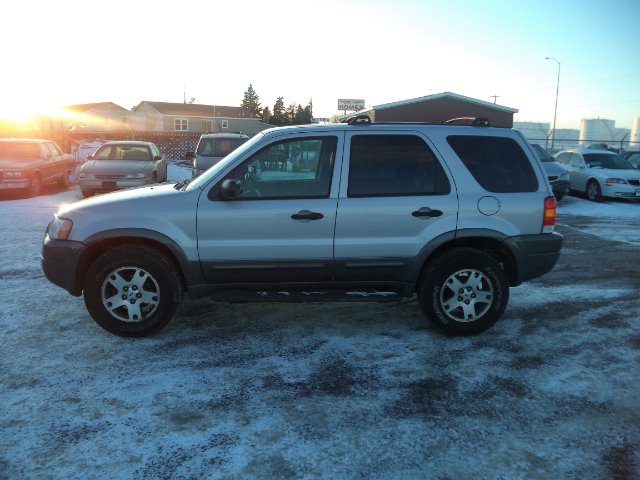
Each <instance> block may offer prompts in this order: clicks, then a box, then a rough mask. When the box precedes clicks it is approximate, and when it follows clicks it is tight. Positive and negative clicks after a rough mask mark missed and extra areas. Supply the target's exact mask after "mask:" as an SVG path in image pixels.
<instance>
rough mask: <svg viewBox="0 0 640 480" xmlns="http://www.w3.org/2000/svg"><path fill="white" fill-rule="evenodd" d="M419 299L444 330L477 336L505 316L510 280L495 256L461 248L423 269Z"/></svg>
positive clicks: (426, 313) (452, 333) (445, 254)
mask: <svg viewBox="0 0 640 480" xmlns="http://www.w3.org/2000/svg"><path fill="white" fill-rule="evenodd" d="M418 301H419V302H420V306H421V307H422V310H423V312H424V313H425V315H426V316H427V318H428V319H429V321H430V322H431V323H433V324H434V325H435V326H437V327H438V328H439V329H440V330H442V331H444V332H445V333H448V334H450V335H474V334H477V333H480V332H483V331H485V330H487V329H488V328H489V327H491V326H492V325H493V324H494V323H496V321H498V319H499V318H500V317H501V316H502V313H503V312H504V310H505V308H506V307H507V303H508V302H509V281H508V279H507V276H506V274H505V273H504V271H503V270H502V267H501V266H500V264H499V263H498V262H497V261H496V260H495V259H494V258H492V257H490V256H489V255H487V254H485V253H483V252H481V251H479V250H475V249H471V248H457V249H454V250H451V251H449V252H446V253H444V254H442V255H441V256H439V257H438V258H436V259H435V260H434V261H433V262H432V263H431V264H430V265H429V266H428V267H427V268H426V270H425V271H424V272H423V275H422V279H421V281H420V284H419V285H418Z"/></svg>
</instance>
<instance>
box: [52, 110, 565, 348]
mask: <svg viewBox="0 0 640 480" xmlns="http://www.w3.org/2000/svg"><path fill="white" fill-rule="evenodd" d="M475 125H483V126H459V125H429V124H377V123H371V122H369V121H368V119H366V118H364V119H362V118H359V117H358V118H357V121H355V122H352V123H350V124H332V125H310V126H298V127H284V128H276V129H271V130H267V131H264V132H261V133H258V134H257V135H256V136H255V137H253V138H252V139H251V140H250V141H248V142H247V143H245V144H244V145H242V146H240V147H239V148H238V149H237V150H235V151H234V152H232V153H231V154H229V155H228V156H227V157H226V158H225V159H224V160H222V161H220V162H219V163H217V164H216V165H215V166H213V167H212V168H211V169H209V170H208V171H207V172H205V173H204V174H202V175H200V176H199V177H197V178H194V179H190V180H189V181H184V182H181V183H178V184H175V185H156V186H153V187H147V188H140V189H133V190H128V191H124V192H117V193H112V194H108V195H104V196H100V197H96V198H91V199H87V200H83V201H80V202H78V203H75V204H73V205H69V206H64V207H61V209H60V210H59V211H58V213H57V214H56V215H55V216H54V218H53V220H52V221H51V223H50V224H49V227H48V228H47V232H46V235H45V238H44V244H43V250H42V266H43V270H44V272H45V274H46V276H47V278H48V279H49V280H50V281H51V282H53V283H55V284H56V285H59V286H61V287H63V288H65V289H66V290H67V291H69V292H70V293H71V294H73V295H78V296H79V295H82V294H84V299H85V303H86V306H87V308H88V310H89V312H90V313H91V316H92V317H93V318H94V320H95V321H96V322H97V323H98V324H99V325H100V326H102V327H103V328H105V329H106V330H108V331H110V332H113V333H115V334H117V335H122V336H144V335H148V334H151V333H154V332H156V331H158V330H159V329H161V328H162V327H163V326H164V325H166V323H167V322H168V321H169V320H170V319H171V318H172V317H173V315H174V313H175V311H176V307H177V305H178V302H179V301H180V299H181V296H182V294H183V293H184V292H185V291H187V292H188V293H189V294H191V295H211V296H213V297H215V298H217V299H227V300H229V299H233V300H283V301H292V300H299V301H324V300H330V299H334V300H335V299H338V300H363V299H365V300H380V301H388V300H398V299H399V298H403V297H411V296H413V295H417V297H418V300H419V302H420V305H421V306H422V309H423V310H424V313H425V314H426V316H427V318H428V319H429V320H430V321H431V322H433V323H434V324H435V325H437V326H438V327H439V328H441V329H442V330H444V331H445V332H447V333H451V334H473V333H478V332H481V331H483V330H485V329H487V328H489V327H490V326H491V325H493V324H494V323H495V322H496V320H498V318H499V317H500V316H501V315H502V313H503V311H504V309H505V307H506V306H507V302H508V298H509V286H515V285H519V284H520V283H522V282H523V281H526V280H529V279H532V278H535V277H538V276H541V275H543V274H545V273H546V272H548V271H549V270H550V269H551V268H553V266H554V265H555V263H556V261H557V259H558V257H559V255H560V249H561V245H562V237H561V236H560V235H558V234H556V233H553V229H554V224H555V215H556V202H555V199H554V197H553V193H552V191H551V188H550V186H549V183H548V181H547V179H546V176H545V173H544V170H543V169H542V167H541V165H540V163H539V162H538V161H537V159H536V158H535V157H534V155H533V152H532V151H531V149H530V148H528V146H527V143H526V140H525V139H524V138H523V137H522V136H521V135H520V134H519V133H518V132H517V131H514V130H511V129H505V128H492V127H488V126H484V125H485V123H482V122H480V123H477V122H476V123H475Z"/></svg>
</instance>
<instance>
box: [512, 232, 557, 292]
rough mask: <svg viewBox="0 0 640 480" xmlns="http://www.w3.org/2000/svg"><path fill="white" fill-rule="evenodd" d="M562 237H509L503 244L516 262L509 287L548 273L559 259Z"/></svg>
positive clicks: (553, 234) (546, 234)
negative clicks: (514, 272) (514, 273)
mask: <svg viewBox="0 0 640 480" xmlns="http://www.w3.org/2000/svg"><path fill="white" fill-rule="evenodd" d="M562 242H563V237H562V235H560V234H559V233H555V232H554V233H544V234H539V235H521V236H517V237H509V238H507V239H506V240H505V241H504V243H505V244H506V245H507V247H509V249H510V250H511V252H512V253H513V255H514V258H515V262H516V275H515V276H514V278H511V279H510V281H511V286H514V287H515V286H517V285H520V284H521V283H522V282H526V281H527V280H531V279H533V278H537V277H541V276H542V275H544V274H545V273H547V272H549V271H550V270H551V269H552V268H553V267H554V266H555V264H556V263H557V262H558V259H559V258H560V250H561V249H562Z"/></svg>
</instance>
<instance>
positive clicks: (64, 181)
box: [58, 172, 71, 188]
mask: <svg viewBox="0 0 640 480" xmlns="http://www.w3.org/2000/svg"><path fill="white" fill-rule="evenodd" d="M58 185H59V186H60V188H69V185H71V181H70V180H69V172H64V173H63V174H62V177H60V179H59V180H58Z"/></svg>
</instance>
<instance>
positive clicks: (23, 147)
mask: <svg viewBox="0 0 640 480" xmlns="http://www.w3.org/2000/svg"><path fill="white" fill-rule="evenodd" d="M39 156H40V145H38V144H37V143H34V142H0V158H34V157H39Z"/></svg>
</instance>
